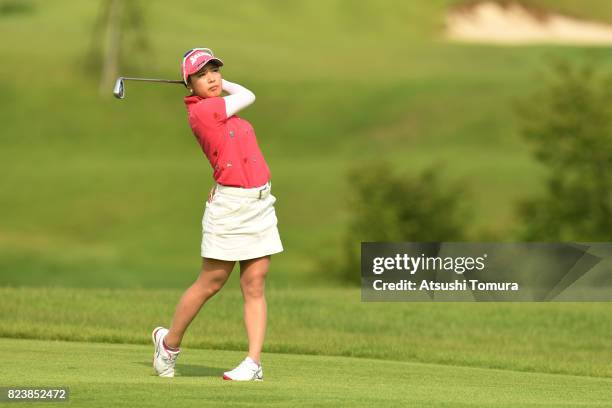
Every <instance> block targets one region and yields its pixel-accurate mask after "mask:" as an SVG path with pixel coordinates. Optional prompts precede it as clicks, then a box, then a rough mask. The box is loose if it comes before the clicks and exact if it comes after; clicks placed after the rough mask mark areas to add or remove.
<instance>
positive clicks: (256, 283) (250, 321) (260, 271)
mask: <svg viewBox="0 0 612 408" xmlns="http://www.w3.org/2000/svg"><path fill="white" fill-rule="evenodd" d="M269 266H270V256H269V255H268V256H264V257H262V258H256V259H249V260H246V261H240V289H241V290H242V296H243V298H244V325H245V326H246V331H247V336H248V338H249V357H251V358H252V359H253V360H255V361H256V362H257V363H259V362H260V355H261V349H262V347H263V342H264V337H265V333H266V317H267V316H266V312H267V311H266V297H265V295H264V289H265V279H266V274H267V273H268V268H269Z"/></svg>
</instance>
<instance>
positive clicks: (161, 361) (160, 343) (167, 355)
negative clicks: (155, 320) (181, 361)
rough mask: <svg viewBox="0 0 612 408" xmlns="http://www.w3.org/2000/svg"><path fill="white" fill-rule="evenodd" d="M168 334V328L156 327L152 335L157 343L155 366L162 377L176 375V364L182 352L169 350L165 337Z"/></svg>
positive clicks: (154, 358)
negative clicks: (165, 343) (165, 344)
mask: <svg viewBox="0 0 612 408" xmlns="http://www.w3.org/2000/svg"><path fill="white" fill-rule="evenodd" d="M167 334H168V329H166V328H164V327H156V328H155V329H154V330H153V333H152V335H151V337H152V338H153V344H154V345H155V353H154V354H153V368H154V369H155V372H156V373H157V374H158V375H159V376H160V377H174V365H175V364H176V358H177V357H178V355H179V353H180V352H181V351H180V350H177V351H172V350H169V349H167V348H166V347H165V346H164V338H165V337H166V335H167Z"/></svg>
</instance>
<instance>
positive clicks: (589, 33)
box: [446, 2, 612, 45]
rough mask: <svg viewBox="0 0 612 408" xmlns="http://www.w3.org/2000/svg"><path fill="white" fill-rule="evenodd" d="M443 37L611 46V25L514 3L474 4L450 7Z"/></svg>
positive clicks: (511, 42)
mask: <svg viewBox="0 0 612 408" xmlns="http://www.w3.org/2000/svg"><path fill="white" fill-rule="evenodd" d="M446 34H447V37H448V38H450V39H452V40H455V41H467V42H480V43H495V44H507V45H517V44H551V43H552V44H569V45H612V26H611V25H607V24H602V23H596V22H589V21H584V20H578V19H575V18H571V17H566V16H562V15H559V14H554V13H542V12H537V13H536V12H534V11H531V10H528V9H527V8H525V7H523V6H521V5H520V4H518V3H511V4H504V5H502V4H499V3H494V2H482V3H476V4H473V5H470V6H466V7H462V8H457V9H454V10H453V11H452V12H451V13H450V14H449V15H448V16H447V19H446Z"/></svg>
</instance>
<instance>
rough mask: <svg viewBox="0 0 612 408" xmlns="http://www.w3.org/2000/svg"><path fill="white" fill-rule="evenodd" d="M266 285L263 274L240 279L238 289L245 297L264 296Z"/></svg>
mask: <svg viewBox="0 0 612 408" xmlns="http://www.w3.org/2000/svg"><path fill="white" fill-rule="evenodd" d="M265 286H266V280H265V275H260V276H255V277H250V278H249V279H241V280H240V289H241V290H242V293H243V295H244V296H245V297H247V298H260V297H263V296H264V290H265Z"/></svg>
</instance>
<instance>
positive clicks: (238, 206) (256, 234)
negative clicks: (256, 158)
mask: <svg viewBox="0 0 612 408" xmlns="http://www.w3.org/2000/svg"><path fill="white" fill-rule="evenodd" d="M271 189H272V184H271V183H270V182H268V183H267V184H265V185H264V186H260V187H256V188H238V187H227V186H222V185H220V184H217V185H216V186H215V187H214V190H213V191H211V195H210V196H209V199H208V200H207V201H206V209H205V210H204V216H203V217H202V247H201V254H202V257H204V258H214V259H220V260H224V261H242V260H245V259H253V258H259V257H262V256H265V255H271V254H276V253H279V252H282V251H283V245H282V243H281V240H280V236H279V233H278V228H277V222H278V220H277V218H276V212H275V211H274V203H275V202H276V197H274V196H273V195H272V193H271ZM260 197H261V198H260Z"/></svg>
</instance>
